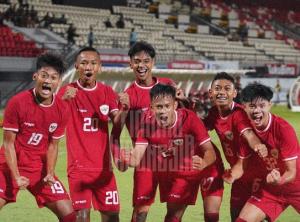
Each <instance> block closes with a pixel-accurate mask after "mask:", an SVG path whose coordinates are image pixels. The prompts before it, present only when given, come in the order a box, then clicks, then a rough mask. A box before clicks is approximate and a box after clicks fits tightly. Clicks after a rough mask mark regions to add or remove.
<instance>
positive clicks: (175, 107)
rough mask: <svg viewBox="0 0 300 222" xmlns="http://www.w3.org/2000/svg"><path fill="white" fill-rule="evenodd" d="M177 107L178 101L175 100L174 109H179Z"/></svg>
mask: <svg viewBox="0 0 300 222" xmlns="http://www.w3.org/2000/svg"><path fill="white" fill-rule="evenodd" d="M177 107H178V102H177V100H175V103H174V109H177Z"/></svg>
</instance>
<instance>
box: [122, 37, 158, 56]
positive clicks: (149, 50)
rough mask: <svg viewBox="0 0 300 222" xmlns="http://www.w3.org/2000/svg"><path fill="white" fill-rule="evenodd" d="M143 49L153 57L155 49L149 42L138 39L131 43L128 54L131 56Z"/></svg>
mask: <svg viewBox="0 0 300 222" xmlns="http://www.w3.org/2000/svg"><path fill="white" fill-rule="evenodd" d="M142 51H144V52H145V53H147V54H148V55H149V56H150V57H151V58H152V59H153V58H154V57H155V49H154V48H153V46H152V45H151V44H149V43H148V42H145V41H139V42H136V43H134V44H133V46H131V48H130V49H129V51H128V55H129V57H130V58H132V57H133V56H134V55H135V54H137V53H139V52H142Z"/></svg>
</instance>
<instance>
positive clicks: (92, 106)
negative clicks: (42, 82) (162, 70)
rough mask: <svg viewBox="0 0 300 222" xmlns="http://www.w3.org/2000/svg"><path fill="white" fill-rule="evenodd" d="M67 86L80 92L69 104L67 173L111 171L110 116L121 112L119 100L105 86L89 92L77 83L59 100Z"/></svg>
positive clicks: (98, 84)
mask: <svg viewBox="0 0 300 222" xmlns="http://www.w3.org/2000/svg"><path fill="white" fill-rule="evenodd" d="M68 86H70V87H74V88H76V89H77V93H76V96H75V98H73V99H70V100H66V102H67V103H68V104H69V107H70V110H71V111H70V114H69V115H70V116H71V119H72V121H69V124H68V125H67V134H66V135H67V149H68V172H69V173H70V172H75V171H76V172H78V171H99V170H100V171H101V170H108V169H110V166H111V160H110V151H109V140H108V120H109V116H108V115H109V113H111V112H113V111H116V110H118V107H117V96H116V94H115V92H114V91H113V90H112V88H111V87H109V86H106V85H104V84H102V83H97V84H96V85H95V87H94V88H92V89H87V88H84V87H82V86H81V85H80V83H79V82H78V81H77V82H74V83H71V84H68V85H66V86H64V87H63V88H62V89H61V90H60V92H59V95H60V96H62V95H64V93H65V91H66V88H67V87H68ZM74 170H75V171H74Z"/></svg>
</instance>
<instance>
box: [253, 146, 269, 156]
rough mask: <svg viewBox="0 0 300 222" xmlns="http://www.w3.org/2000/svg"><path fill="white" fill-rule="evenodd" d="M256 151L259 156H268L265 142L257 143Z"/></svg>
mask: <svg viewBox="0 0 300 222" xmlns="http://www.w3.org/2000/svg"><path fill="white" fill-rule="evenodd" d="M254 151H255V152H256V153H257V154H258V156H259V157H261V158H264V157H266V156H268V148H267V147H266V145H265V144H262V143H260V144H257V145H255V146H254Z"/></svg>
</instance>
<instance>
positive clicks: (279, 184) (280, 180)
mask: <svg viewBox="0 0 300 222" xmlns="http://www.w3.org/2000/svg"><path fill="white" fill-rule="evenodd" d="M285 182H286V179H285V177H280V179H279V181H278V182H277V185H278V186H281V185H283V184H285Z"/></svg>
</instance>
